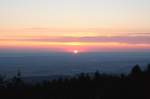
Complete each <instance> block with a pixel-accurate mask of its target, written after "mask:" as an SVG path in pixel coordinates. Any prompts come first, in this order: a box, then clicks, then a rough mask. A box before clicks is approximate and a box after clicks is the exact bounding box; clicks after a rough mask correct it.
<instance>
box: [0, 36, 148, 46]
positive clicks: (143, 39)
mask: <svg viewBox="0 0 150 99" xmlns="http://www.w3.org/2000/svg"><path fill="white" fill-rule="evenodd" d="M0 41H18V42H19V41H32V42H100V43H105V42H106V43H107V42H117V43H128V44H150V36H113V37H107V36H99V37H97V36H94V37H89V36H88V37H57V36H54V37H53V36H43V37H41V36H34V37H20V38H18V37H17V38H11V37H6V38H1V39H0Z"/></svg>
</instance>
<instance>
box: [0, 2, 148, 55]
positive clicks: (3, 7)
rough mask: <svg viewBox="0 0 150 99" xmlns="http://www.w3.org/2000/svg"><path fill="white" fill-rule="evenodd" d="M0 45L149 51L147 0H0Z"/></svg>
mask: <svg viewBox="0 0 150 99" xmlns="http://www.w3.org/2000/svg"><path fill="white" fill-rule="evenodd" d="M0 50H1V51H2V50H11V51H12V50H17V51H18V50H19V51H24V50H29V51H33V50H36V51H52V52H54V51H55V52H57V51H61V52H72V51H73V50H79V52H90V51H100V52H103V51H112V52H113V51H149V50H150V0H0Z"/></svg>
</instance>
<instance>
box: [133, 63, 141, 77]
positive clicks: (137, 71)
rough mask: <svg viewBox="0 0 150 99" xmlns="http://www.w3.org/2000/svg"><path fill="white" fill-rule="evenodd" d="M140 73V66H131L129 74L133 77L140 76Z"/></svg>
mask: <svg viewBox="0 0 150 99" xmlns="http://www.w3.org/2000/svg"><path fill="white" fill-rule="evenodd" d="M141 74H142V70H141V68H140V66H139V65H138V64H137V65H135V66H134V67H133V68H132V70H131V73H130V76H131V77H133V78H138V77H139V76H141Z"/></svg>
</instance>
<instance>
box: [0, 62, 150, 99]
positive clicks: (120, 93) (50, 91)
mask: <svg viewBox="0 0 150 99" xmlns="http://www.w3.org/2000/svg"><path fill="white" fill-rule="evenodd" d="M0 78H1V79H0V99H150V65H148V67H147V69H146V70H144V71H142V70H141V69H140V67H139V66H138V65H136V66H134V68H133V69H132V71H131V73H130V74H128V75H123V74H122V75H119V76H118V75H117V76H116V75H106V74H100V73H99V72H95V73H94V74H84V73H81V74H80V75H79V76H77V77H72V78H68V79H59V80H53V81H44V82H43V83H40V84H35V85H32V84H27V83H24V82H23V81H22V79H21V75H20V73H18V75H17V76H16V77H14V78H13V79H12V80H11V81H10V80H9V81H6V80H4V79H3V77H0Z"/></svg>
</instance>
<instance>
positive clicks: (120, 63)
mask: <svg viewBox="0 0 150 99" xmlns="http://www.w3.org/2000/svg"><path fill="white" fill-rule="evenodd" d="M149 63H150V53H149V52H124V53H123V52H108V53H106V52H104V53H101V52H99V53H98V52H97V53H96V52H93V53H79V54H73V53H50V52H49V53H48V52H43V53H42V52H41V53H40V52H20V53H19V52H5V53H0V73H1V74H3V75H6V76H8V77H10V76H11V77H12V76H15V75H16V73H17V72H18V70H19V71H21V72H22V76H25V77H30V76H58V75H76V74H78V73H81V72H85V73H89V72H95V71H97V70H98V71H100V72H102V73H109V74H120V73H125V74H126V73H128V72H130V70H131V68H132V67H133V66H134V65H135V64H139V65H140V66H141V68H142V69H144V68H146V66H147V64H149Z"/></svg>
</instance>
